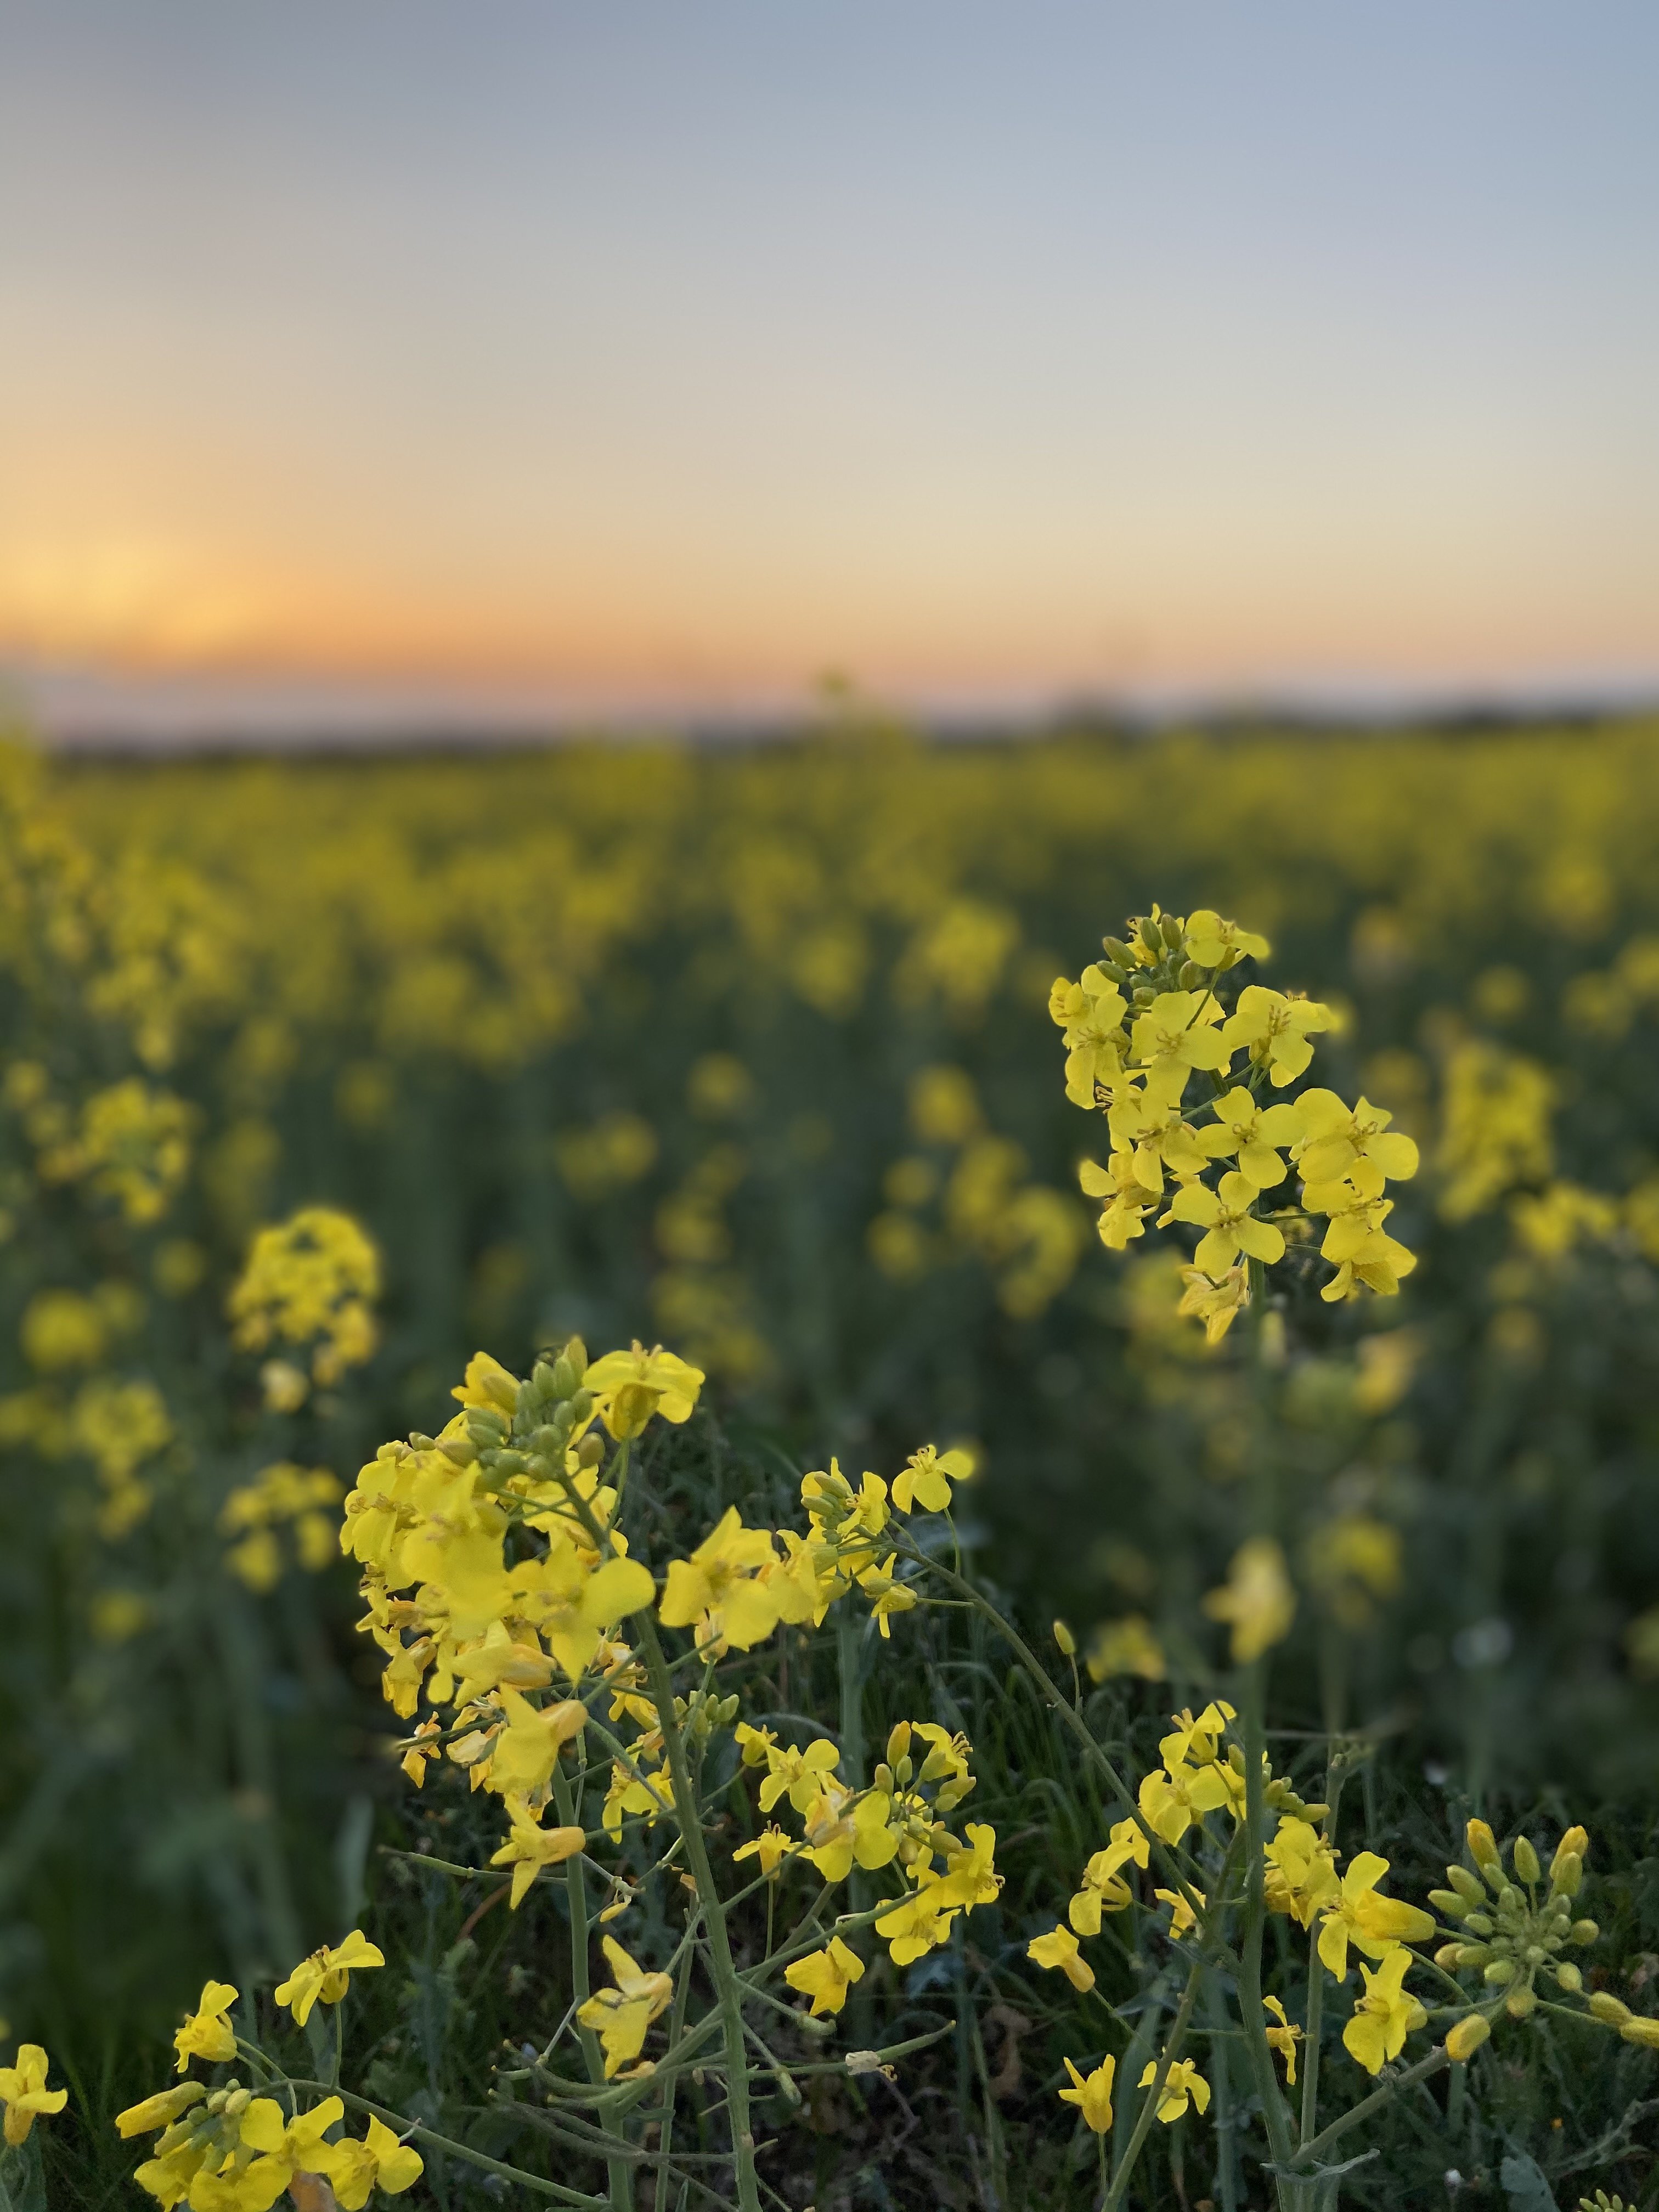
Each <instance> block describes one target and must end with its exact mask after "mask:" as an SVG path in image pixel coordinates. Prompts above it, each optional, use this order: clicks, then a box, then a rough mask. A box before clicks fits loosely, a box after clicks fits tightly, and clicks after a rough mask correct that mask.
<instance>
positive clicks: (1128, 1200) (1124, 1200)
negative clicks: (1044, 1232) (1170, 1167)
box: [1077, 1148, 1164, 1252]
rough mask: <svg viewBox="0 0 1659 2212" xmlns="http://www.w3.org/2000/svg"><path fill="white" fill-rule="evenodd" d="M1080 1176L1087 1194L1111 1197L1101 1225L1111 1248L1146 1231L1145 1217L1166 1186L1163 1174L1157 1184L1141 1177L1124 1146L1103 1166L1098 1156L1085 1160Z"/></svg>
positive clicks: (1118, 1247)
mask: <svg viewBox="0 0 1659 2212" xmlns="http://www.w3.org/2000/svg"><path fill="white" fill-rule="evenodd" d="M1077 1179H1078V1182H1079V1185H1080V1186H1081V1188H1082V1190H1083V1194H1084V1195H1085V1197H1086V1198H1103V1199H1105V1200H1107V1201H1108V1203H1107V1205H1106V1206H1105V1209H1104V1210H1103V1212H1102V1214H1101V1217H1100V1219H1099V1222H1098V1223H1097V1227H1098V1229H1099V1232H1100V1241H1101V1243H1103V1245H1104V1246H1105V1247H1106V1249H1107V1250H1108V1251H1109V1252H1121V1251H1122V1250H1123V1249H1124V1247H1125V1246H1126V1245H1127V1244H1130V1243H1133V1241H1134V1239H1135V1238H1136V1237H1144V1236H1145V1235H1146V1224H1145V1222H1144V1221H1143V1220H1142V1218H1141V1217H1142V1216H1143V1215H1144V1214H1145V1213H1146V1211H1147V1209H1148V1208H1149V1207H1150V1206H1152V1202H1153V1200H1155V1199H1156V1198H1157V1196H1158V1192H1159V1191H1160V1190H1161V1189H1162V1188H1163V1187H1164V1186H1163V1176H1162V1175H1161V1174H1160V1176H1159V1177H1158V1183H1157V1185H1156V1186H1154V1187H1149V1186H1148V1185H1147V1184H1146V1183H1144V1182H1142V1181H1141V1179H1140V1176H1139V1171H1138V1170H1137V1166H1136V1162H1135V1155H1134V1153H1133V1152H1127V1151H1124V1150H1123V1149H1121V1148H1120V1149H1119V1150H1117V1151H1115V1152H1111V1153H1109V1154H1108V1156H1107V1161H1106V1165H1105V1166H1104V1167H1101V1166H1100V1165H1099V1164H1097V1162H1096V1161H1094V1160H1085V1161H1083V1162H1082V1164H1080V1166H1079V1169H1078V1171H1077Z"/></svg>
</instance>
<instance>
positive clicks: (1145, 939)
mask: <svg viewBox="0 0 1659 2212" xmlns="http://www.w3.org/2000/svg"><path fill="white" fill-rule="evenodd" d="M1135 935H1136V936H1137V937H1138V938H1139V939H1140V942H1141V944H1142V945H1144V946H1145V947H1146V951H1148V952H1149V953H1150V954H1151V955H1152V958H1153V959H1154V960H1161V959H1162V958H1163V957H1164V939H1163V938H1162V937H1161V936H1160V935H1159V934H1158V924H1157V923H1156V922H1155V921H1148V920H1145V919H1143V920H1142V921H1138V922H1137V923H1136V924H1135Z"/></svg>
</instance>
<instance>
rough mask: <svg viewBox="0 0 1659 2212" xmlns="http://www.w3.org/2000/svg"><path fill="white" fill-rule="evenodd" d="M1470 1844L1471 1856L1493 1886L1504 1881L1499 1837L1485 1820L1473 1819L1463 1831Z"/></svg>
mask: <svg viewBox="0 0 1659 2212" xmlns="http://www.w3.org/2000/svg"><path fill="white" fill-rule="evenodd" d="M1463 1833H1464V1836H1465V1838H1467V1840H1468V1846H1469V1857H1471V1858H1472V1859H1473V1860H1474V1863H1475V1864H1476V1866H1478V1867H1479V1868H1480V1871H1481V1873H1482V1874H1483V1875H1486V1880H1487V1881H1489V1882H1491V1883H1492V1887H1493V1888H1495V1889H1499V1888H1502V1887H1503V1882H1504V1862H1503V1859H1502V1857H1500V1855H1499V1853H1498V1838H1496V1837H1495V1836H1494V1835H1493V1833H1492V1830H1491V1829H1490V1828H1489V1827H1488V1826H1486V1822H1485V1821H1484V1820H1471V1821H1470V1822H1469V1824H1468V1827H1467V1828H1465V1829H1464V1831H1463Z"/></svg>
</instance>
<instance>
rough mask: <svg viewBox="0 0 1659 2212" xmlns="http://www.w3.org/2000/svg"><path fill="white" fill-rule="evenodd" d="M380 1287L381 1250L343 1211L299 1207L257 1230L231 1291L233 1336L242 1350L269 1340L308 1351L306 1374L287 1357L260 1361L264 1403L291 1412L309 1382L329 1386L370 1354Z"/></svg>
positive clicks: (259, 1346) (261, 1346)
mask: <svg viewBox="0 0 1659 2212" xmlns="http://www.w3.org/2000/svg"><path fill="white" fill-rule="evenodd" d="M379 1295H380V1255H379V1254H378V1253H377V1252H376V1250H375V1249H374V1244H373V1243H371V1242H370V1240H369V1238H368V1237H367V1236H366V1235H365V1234H364V1232H363V1231H362V1229H360V1228H359V1227H358V1225H357V1224H356V1222H355V1221H354V1220H353V1219H352V1218H351V1216H350V1215H349V1213H341V1212H338V1211H337V1209H336V1208H334V1207H332V1206H301V1209H300V1211H299V1212H297V1213H295V1214H293V1215H291V1216H290V1217H289V1219H288V1220H286V1221H284V1222H282V1223H280V1224H278V1225H275V1226H272V1227H270V1228H267V1229H262V1230H261V1231H259V1233H258V1236H257V1237H255V1238H254V1240H253V1245H252V1250H251V1251H250V1252H249V1254H248V1256H247V1264H246V1267H244V1268H243V1270H242V1273H241V1274H240V1277H239V1278H238V1279H237V1281H236V1284H235V1285H234V1288H233V1289H232V1291H231V1293H230V1300H229V1309H230V1318H231V1322H232V1323H233V1328H234V1338H235V1341H236V1342H237V1344H238V1345H240V1346H241V1348H242V1349H243V1350H244V1351H246V1352H264V1351H265V1350H266V1349H267V1348H268V1347H269V1346H271V1345H273V1344H275V1345H281V1346H289V1347H290V1348H293V1349H295V1350H304V1349H306V1348H307V1347H308V1348H309V1351H310V1372H309V1375H307V1373H306V1372H305V1370H302V1369H301V1368H300V1367H298V1366H297V1365H295V1363H294V1362H293V1361H292V1360H289V1359H285V1358H274V1359H271V1360H270V1361H268V1362H267V1363H266V1365H265V1368H264V1386H265V1395H266V1399H267V1401H268V1402H269V1403H270V1404H271V1405H272V1406H273V1407H276V1410H277V1411H279V1412H291V1411H292V1410H293V1409H294V1408H295V1407H296V1406H298V1405H300V1404H301V1403H302V1402H303V1401H304V1399H305V1398H306V1396H307V1393H308V1391H309V1390H310V1388H311V1385H312V1384H313V1383H316V1384H317V1385H318V1386H319V1388H320V1389H331V1387H332V1386H333V1385H334V1384H335V1383H337V1382H338V1381H339V1380H340V1377H341V1376H343V1374H344V1372H345V1370H347V1368H349V1367H356V1366H360V1365H361V1364H362V1362H363V1361H364V1360H366V1359H368V1358H369V1357H370V1355H371V1354H372V1353H373V1352H374V1312H373V1310H372V1309H373V1305H374V1300H375V1298H377V1297H379Z"/></svg>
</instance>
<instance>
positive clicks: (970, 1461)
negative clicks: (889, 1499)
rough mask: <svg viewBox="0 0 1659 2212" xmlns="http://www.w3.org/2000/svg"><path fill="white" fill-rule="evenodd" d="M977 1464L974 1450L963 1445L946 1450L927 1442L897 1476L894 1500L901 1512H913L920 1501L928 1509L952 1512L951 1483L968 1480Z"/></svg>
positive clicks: (926, 1511) (924, 1509)
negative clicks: (965, 1448)
mask: <svg viewBox="0 0 1659 2212" xmlns="http://www.w3.org/2000/svg"><path fill="white" fill-rule="evenodd" d="M974 1464H975V1462H974V1455H973V1454H972V1452H970V1451H963V1449H961V1448H960V1446H958V1447H957V1449H956V1450H954V1451H943V1452H942V1451H940V1450H939V1449H938V1448H937V1446H935V1445H933V1444H923V1446H922V1447H921V1450H920V1451H914V1452H912V1453H911V1455H910V1456H909V1458H908V1460H906V1461H905V1462H904V1468H903V1471H902V1473H901V1474H898V1475H897V1476H896V1477H895V1479H894V1482H893V1503H894V1504H895V1505H896V1506H897V1508H898V1510H899V1511H900V1512H901V1513H910V1512H913V1511H914V1510H915V1508H916V1507H917V1506H918V1505H919V1506H921V1510H923V1512H924V1513H945V1512H948V1511H949V1510H950V1507H951V1484H952V1483H953V1482H966V1481H967V1480H969V1477H970V1476H971V1475H972V1474H973V1472H974Z"/></svg>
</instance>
